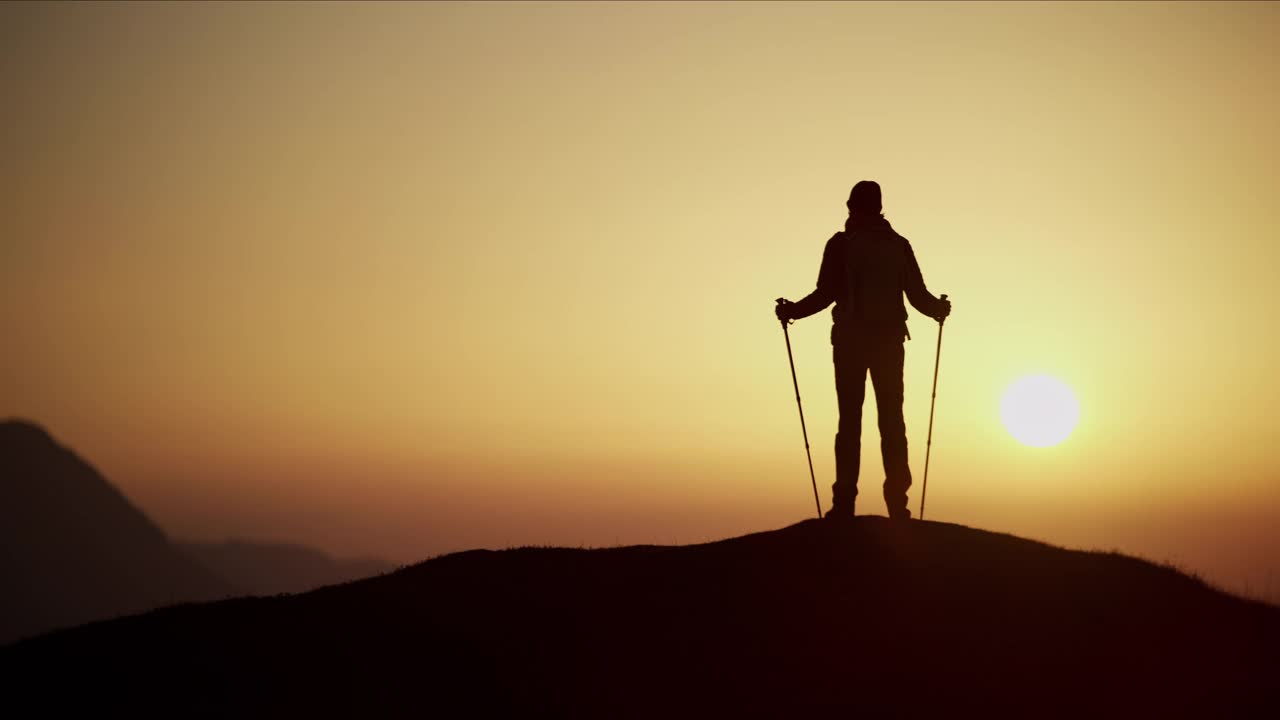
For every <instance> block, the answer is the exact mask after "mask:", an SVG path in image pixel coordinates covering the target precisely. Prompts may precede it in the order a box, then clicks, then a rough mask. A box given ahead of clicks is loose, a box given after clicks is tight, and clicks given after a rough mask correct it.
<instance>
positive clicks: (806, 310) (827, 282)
mask: <svg viewBox="0 0 1280 720" xmlns="http://www.w3.org/2000/svg"><path fill="white" fill-rule="evenodd" d="M839 236H840V234H839V233H836V234H835V235H833V236H832V237H831V239H830V240H828V241H827V246H826V247H825V248H823V250H822V267H820V268H819V269H818V287H817V288H815V289H814V291H813V292H811V293H809V294H808V295H806V296H804V298H803V299H801V300H800V301H799V302H794V303H793V302H782V303H779V304H778V306H777V308H776V310H775V312H776V314H777V316H778V319H779V320H783V321H786V320H800V319H802V318H807V317H809V316H810V315H814V314H816V313H820V312H822V311H823V310H826V309H827V307H829V306H830V305H831V303H833V302H835V301H836V297H838V294H839V292H840V287H841V285H840V279H841V277H842V274H841V272H840V270H841V267H842V261H841V259H840V258H838V257H836V255H837V251H838V249H839V245H838V244H837V243H838V238H839Z"/></svg>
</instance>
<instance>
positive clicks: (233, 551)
mask: <svg viewBox="0 0 1280 720" xmlns="http://www.w3.org/2000/svg"><path fill="white" fill-rule="evenodd" d="M177 547H178V549H179V550H181V551H182V552H183V553H185V554H187V555H188V556H190V557H193V558H195V559H196V560H198V561H199V562H200V563H201V564H203V565H204V566H205V567H207V568H208V569H209V570H211V571H213V573H214V574H216V575H217V576H218V577H221V578H224V579H226V580H227V581H228V582H230V583H231V584H232V585H235V586H236V587H238V588H241V589H242V590H244V591H246V592H248V593H249V594H251V595H276V594H278V593H299V592H306V591H307V590H314V589H315V588H318V587H324V586H325V585H336V584H338V583H344V582H348V581H350V580H355V579H358V578H364V577H370V576H373V575H381V574H383V573H387V572H391V571H392V570H394V569H395V566H393V565H391V564H390V563H386V562H383V561H381V560H378V559H376V558H334V557H331V556H330V555H328V554H326V553H324V552H321V551H319V550H316V549H314V548H309V547H305V546H302V545H289V544H270V543H256V542H248V541H244V540H232V541H229V542H225V543H196V542H180V543H177Z"/></svg>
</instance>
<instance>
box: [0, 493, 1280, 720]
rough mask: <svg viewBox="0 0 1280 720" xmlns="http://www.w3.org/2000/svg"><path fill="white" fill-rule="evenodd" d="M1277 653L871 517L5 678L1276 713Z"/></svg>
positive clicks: (331, 698)
mask: <svg viewBox="0 0 1280 720" xmlns="http://www.w3.org/2000/svg"><path fill="white" fill-rule="evenodd" d="M1277 648H1280V608H1275V607H1272V606H1268V605H1265V604H1261V603H1256V602H1251V601H1247V600H1243V599H1240V598H1236V597H1233V596H1230V595H1227V594H1225V593H1222V592H1219V591H1216V590H1214V589H1212V588H1210V587H1208V586H1206V585H1205V584H1204V583H1202V582H1200V581H1198V580H1195V579H1193V578H1190V577H1187V576H1186V575H1183V574H1181V573H1179V572H1177V571H1175V570H1172V569H1169V568H1165V567H1159V566H1156V565H1152V564H1151V563H1147V562H1144V561H1141V560H1136V559H1133V558H1129V557H1125V556H1121V555H1117V554H1104V553H1089V552H1078V551H1069V550H1063V549H1060V548H1055V547H1052V546H1049V545H1045V544H1042V543H1037V542H1032V541H1028V540H1023V539H1020V538H1016V537H1013V536H1009V535H1001V534H997V533H990V532H984V531H980V530H974V529H970V528H965V527H962V526H958V525H948V524H943V523H936V522H921V521H906V522H902V521H890V520H887V519H885V518H878V517H859V518H857V519H855V520H853V521H850V522H844V523H839V522H837V523H832V522H824V521H817V520H809V521H805V522H802V523H799V524H797V525H794V526H791V527H787V528H783V529H781V530H776V531H772V532H764V533H757V534H754V535H747V536H744V537H739V538H733V539H730V540H724V541H720V542H715V543H708V544H704V545H691V546H683V547H653V546H638V547H625V548H611V549H603V550H577V549H562V548H525V549H518V550H507V551H501V552H491V551H483V550H477V551H470V552H464V553H458V554H454V555H448V556H445V557H441V558H437V559H434V560H430V561H428V562H425V563H422V564H420V565H416V566H413V567H409V568H405V569H402V570H400V571H398V572H395V573H392V574H389V575H384V576H381V577H376V578H371V579H367V580H361V581H356V582H351V583H348V584H345V585H338V586H333V587H328V588H324V589H321V590H316V591H314V592H310V593H306V594H301V595H293V596H279V597H269V598H253V599H237V600H229V601H224V602H217V603H211V604H204V605H195V606H185V607H177V608H167V609H164V610H159V611H155V612H152V613H148V614H147V615H144V616H140V617H134V618H126V619H121V620H114V621H109V622H104V623H96V624H93V625H89V626H86V627H82V628H77V629H74V630H69V631H63V632H57V633H52V634H50V635H46V636H43V637H40V638H36V639H34V640H30V641H25V642H22V643H19V644H17V645H14V646H10V647H7V648H0V676H3V677H6V678H7V679H10V680H12V681H13V687H14V688H16V692H15V693H14V699H13V700H12V701H13V702H22V701H24V700H28V699H29V701H32V702H40V703H41V704H40V705H39V707H41V708H43V709H44V710H45V711H46V712H54V713H56V711H59V710H74V709H76V707H77V705H76V698H75V697H74V696H69V695H59V694H58V693H53V692H47V691H45V690H44V689H43V684H50V685H55V686H58V687H62V686H73V687H75V688H77V689H78V691H79V693H80V694H81V696H83V697H88V698H93V708H94V710H95V711H99V712H101V711H106V712H108V713H109V714H110V713H114V712H120V713H125V712H127V713H128V714H130V715H131V716H146V717H162V716H163V717H168V716H172V715H174V714H175V713H179V714H188V715H191V714H194V715H207V716H227V715H235V716H245V715H248V716H274V715H279V714H286V715H290V716H295V717H302V716H319V717H329V716H335V715H341V714H347V715H352V716H359V717H385V716H406V715H412V716H415V717H416V716H424V715H425V716H441V717H516V716H520V717H530V716H531V717H646V718H652V717H681V718H683V717H690V718H692V717H698V718H709V717H734V716H747V717H761V716H769V717H800V716H808V715H809V714H810V713H812V712H817V713H820V714H826V713H832V714H838V715H840V716H846V717H852V716H865V717H886V716H892V717H924V716H928V717H939V716H950V717H1019V718H1023V717H1073V718H1075V717H1081V716H1090V717H1265V718H1271V717H1276V716H1277V715H1278V714H1280V650H1277ZM122 649H123V650H122ZM122 661H124V662H122ZM802 714H803V715H802Z"/></svg>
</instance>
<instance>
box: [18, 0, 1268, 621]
mask: <svg viewBox="0 0 1280 720" xmlns="http://www.w3.org/2000/svg"><path fill="white" fill-rule="evenodd" d="M1277 36H1280V5H1276V4H1263V3H1248V4H1239V5H1233V4H1226V3H1211V4H1190V3H1179V4H1159V3H1139V4H1127V5H1112V4H1105V3H1087V4H1053V3H1029V4H1014V3H992V4H972V5H967V4H960V3H944V4H936V5H935V4H928V3H905V4H885V5H880V4H874V3H854V4H837V3H815V4H785V5H784V4H778V5H775V4H768V3H744V4H731V3H711V4H692V3H690V4H683V3H657V4H626V3H608V4H587V3H568V4H537V3H518V4H502V3H483V4H446V3H436V4H423V5H413V4H387V5H365V4H360V5H340V4H320V5H307V4H282V5H264V4H230V5H221V4H190V5H163V4H142V5H124V4H112V5H39V6H31V5H26V6H15V5H10V4H6V5H4V6H0V40H2V43H0V58H2V59H3V62H0V92H2V93H3V99H4V102H3V107H4V112H3V114H2V115H0V117H2V118H3V120H2V122H3V123H4V132H3V135H0V144H2V146H0V150H3V157H4V163H3V171H0V204H2V206H0V237H3V241H2V244H0V337H4V338H5V350H4V352H3V353H0V357H2V359H0V369H2V370H3V372H0V415H9V416H19V417H27V418H31V419H33V420H36V421H38V422H40V423H42V424H44V425H45V426H47V427H48V428H49V429H50V431H51V432H53V433H54V434H55V436H57V437H59V438H60V439H62V440H63V441H64V442H66V443H68V444H69V445H71V446H72V447H74V448H75V449H77V450H78V451H79V452H81V453H82V454H83V455H85V456H86V457H87V458H88V459H90V460H91V461H92V462H94V463H95V464H97V465H98V466H99V467H100V468H101V469H102V470H103V471H104V472H105V473H106V474H107V475H108V476H109V477H110V478H111V479H112V480H113V481H114V482H115V483H116V484H117V485H119V486H120V487H121V488H122V489H123V490H124V491H125V492H126V493H127V494H128V495H129V496H130V497H132V498H133V499H134V500H135V501H136V502H137V503H138V504H139V505H141V506H142V507H143V509H144V510H146V511H147V512H148V513H150V514H151V515H152V516H153V517H155V518H156V519H157V520H158V521H159V522H160V523H161V525H163V526H164V527H165V528H166V529H167V530H168V531H169V532H170V533H171V534H173V535H176V536H180V537H193V538H202V539H204V538H209V539H212V538H222V537H228V536H238V537H250V538H261V539H271V540H289V541H296V542H305V543H310V544H313V545H317V546H319V547H322V548H325V549H327V550H330V551H333V552H336V553H339V554H357V553H375V554H380V555H383V556H386V557H390V558H392V559H395V560H400V561H410V560H414V559H419V558H422V557H425V556H427V555H430V554H434V553H439V552H443V551H447V550H454V549H460V548H466V547H475V546H488V547H501V546H507V545H514V544H522V543H535V544H574V545H579V544H582V545H610V544H615V543H633V542H657V543H669V542H688V541H697V540H703V539H709V538H716V537H721V536H724V535H727V534H731V533H741V532H746V531H751V530H758V529H764V528H769V527H776V526H780V525H784V524H787V523H790V522H794V521H796V520H800V519H803V518H805V517H808V516H809V515H811V514H812V512H813V509H812V495H811V491H810V489H809V478H808V475H807V469H806V467H805V463H804V457H803V445H802V442H801V439H800V433H799V428H798V422H797V420H796V414H795V405H794V400H793V397H792V390H791V380H790V377H789V371H788V368H787V361H786V351H785V348H784V346H783V343H782V338H781V333H780V331H779V330H778V326H777V323H776V322H775V321H774V320H773V318H772V305H773V299H774V298H775V297H778V296H781V295H785V296H787V297H791V298H793V299H796V298H798V297H800V296H802V295H803V294H805V293H806V292H808V291H809V290H810V289H812V285H813V281H814V278H815V276H816V274H817V268H818V261H819V259H820V255H821V251H822V246H823V243H824V242H825V241H826V239H827V238H828V237H829V236H830V234H831V232H833V231H834V230H836V229H838V228H839V226H840V223H841V221H842V219H843V210H844V208H843V201H844V199H845V196H846V195H847V193H848V190H849V187H850V186H851V185H852V183H853V182H855V181H857V180H860V179H875V180H878V181H879V182H880V183H881V185H882V186H883V188H884V197H885V211H886V214H887V216H888V217H889V218H890V220H891V221H892V222H893V223H894V225H895V227H896V228H897V229H898V230H899V231H900V232H901V233H902V234H904V235H905V236H907V237H908V238H910V239H911V241H912V244H913V246H914V247H915V251H916V254H917V256H918V257H919V258H920V262H921V265H922V268H923V270H924V275H925V279H926V282H927V283H928V284H929V287H930V289H932V290H933V291H934V292H935V293H943V292H946V293H948V294H949V295H950V296H951V298H952V300H953V301H954V303H955V314H954V315H953V318H952V319H951V320H950V321H949V322H948V324H947V333H946V338H945V341H944V347H943V357H942V370H941V377H940V380H939V398H938V410H937V420H936V424H935V431H934V448H933V459H932V462H931V469H930V483H929V517H930V519H936V520H947V521H952V522H959V523H963V524H967V525H974V526H979V527H984V528H989V529H994V530H1000V531H1006V532H1013V533H1016V534H1020V535H1025V536H1030V537H1035V538H1039V539H1043V540H1047V541H1050V542H1055V543H1059V544H1066V545H1069V546H1074V547H1085V548H1101V549H1119V550H1122V551H1125V552H1129V553H1134V554H1140V555H1143V556H1146V557H1150V558H1152V559H1155V560H1160V561H1171V562H1174V563H1176V564H1178V565H1179V566H1181V567H1184V568H1186V569H1189V570H1193V571H1196V572H1199V573H1201V574H1202V575H1204V576H1206V577H1208V578H1209V579H1211V580H1215V581H1217V582H1220V583H1224V584H1226V585H1228V586H1230V587H1232V588H1233V589H1237V590H1244V591H1248V592H1251V593H1253V594H1261V595H1269V596H1270V597H1272V598H1273V599H1280V577H1277V575H1280V572H1278V571H1280V533H1278V532H1277V531H1276V527H1278V526H1280V525H1278V523H1280V486H1278V485H1277V482H1276V480H1277V472H1276V471H1277V467H1278V465H1280V463H1278V462H1277V460H1276V458H1275V454H1274V449H1275V447H1276V445H1277V441H1278V440H1280V433H1277V429H1276V428H1277V426H1276V424H1275V423H1274V422H1273V420H1272V417H1273V414H1274V408H1275V407H1276V406H1277V403H1278V402H1280V393H1278V392H1277V387H1278V385H1277V382H1276V381H1275V379H1274V376H1275V368H1276V367H1277V361H1278V360H1280V353H1278V352H1277V349H1278V341H1277V334H1276V330H1275V327H1276V323H1275V319H1274V318H1273V317H1272V315H1273V313H1274V308H1275V301H1274V300H1273V289H1274V287H1275V285H1276V280H1277V269H1276V268H1277V260H1278V259H1280V251H1278V250H1277V249H1276V245H1275V243H1274V229H1275V228H1276V227H1277V220H1278V219H1280V217H1278V215H1280V208H1278V207H1277V205H1276V202H1275V199H1276V197H1277V192H1276V191H1277V189H1280V152H1278V151H1280V140H1278V139H1277V133H1276V131H1275V130H1276V128H1277V127H1280V118H1278V117H1277V111H1278V110H1280V62H1277V61H1278V60H1280V58H1278V57H1277V49H1276V48H1277V46H1276V43H1275V42H1274V39H1275V38H1276V37H1277ZM829 325H830V323H829V320H828V318H827V315H826V314H825V313H824V314H823V315H822V316H819V317H815V318H811V319H809V320H806V321H803V322H801V323H799V324H797V325H795V326H794V327H793V328H792V333H791V334H792V342H793V345H794V348H795V353H796V364H797V370H798V372H799V380H800V388H801V392H802V395H803V396H804V398H805V403H806V404H805V410H806V417H807V419H808V421H809V431H810V436H811V438H812V439H813V445H814V450H815V453H814V464H815V469H816V471H817V473H818V479H819V484H820V489H821V490H822V493H823V496H824V503H825V502H826V500H827V499H828V498H829V492H828V489H827V488H828V486H829V484H830V482H831V480H832V479H833V459H832V457H831V437H832V435H833V433H834V429H835V422H836V412H835V395H834V383H833V380H832V370H831V358H830V347H829V344H828V341H827V336H828V331H829ZM910 327H911V330H912V332H913V335H914V336H915V340H913V341H912V342H910V343H909V344H908V346H907V365H906V370H905V375H906V387H907V399H906V408H905V409H906V416H907V423H908V432H909V434H910V437H911V441H912V446H911V447H912V452H911V458H912V466H913V469H914V471H915V474H916V477H917V489H916V491H913V493H912V507H913V508H915V507H916V505H917V503H918V497H919V496H918V483H919V478H920V475H921V470H922V465H923V457H924V431H925V429H926V426H927V422H928V404H929V393H928V390H929V381H930V378H931V373H932V365H933V342H934V338H935V335H934V330H933V329H932V323H931V322H930V321H928V320H927V319H925V318H923V317H921V316H919V315H916V314H914V312H913V314H912V319H911V321H910ZM1033 372H1043V373H1048V374H1051V375H1053V376H1055V377H1058V378H1060V379H1062V380H1063V381H1064V382H1066V383H1067V384H1068V385H1069V386H1070V387H1071V388H1072V389H1073V390H1074V391H1075V393H1076V395H1077V397H1078V398H1079V402H1080V413H1081V419H1080V424H1079V426H1078V428H1077V429H1076V432H1075V433H1074V434H1073V435H1072V436H1071V438H1069V439H1068V440H1067V441H1066V442H1065V443H1063V444H1061V445H1059V446H1056V447H1053V448H1044V449H1035V448H1028V447H1024V446H1022V445H1019V444H1018V443H1017V442H1016V441H1015V440H1013V438H1011V437H1010V436H1009V435H1008V433H1007V432H1006V431H1005V429H1004V428H1003V427H1002V426H1001V423H1000V419H999V401H1000V396H1001V392H1002V391H1003V389H1004V388H1005V387H1006V386H1008V385H1009V384H1010V383H1011V382H1013V381H1014V380H1015V379H1017V378H1018V377H1020V376H1022V375H1025V374H1027V373H1033ZM872 418H874V408H873V401H871V400H870V399H868V412H867V413H866V418H865V421H864V430H865V431H864V459H863V481H862V488H863V490H864V494H863V502H862V503H860V506H859V510H860V511H861V512H876V513H882V512H883V507H882V506H881V504H880V502H879V493H878V491H877V490H876V488H878V486H879V483H880V480H881V478H882V470H881V466H880V459H879V457H878V455H879V453H878V452H876V449H877V446H878V440H877V435H876V430H875V424H874V420H873V419H872ZM868 489H869V490H870V491H869V492H868Z"/></svg>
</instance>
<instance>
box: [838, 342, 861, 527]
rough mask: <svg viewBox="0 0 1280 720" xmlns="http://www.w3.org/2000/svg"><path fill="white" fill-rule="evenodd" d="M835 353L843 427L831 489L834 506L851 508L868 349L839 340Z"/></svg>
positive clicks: (858, 449)
mask: <svg viewBox="0 0 1280 720" xmlns="http://www.w3.org/2000/svg"><path fill="white" fill-rule="evenodd" d="M832 354H833V356H834V360H835V366H836V404H837V405H838V406H839V408H840V425H839V427H838V428H837V430H836V482H835V484H834V485H832V486H831V504H832V505H833V506H834V507H836V508H852V507H853V503H854V499H855V498H857V496H858V465H859V463H860V462H861V460H862V400H863V398H864V396H865V395H866V389H867V388H866V378H867V363H866V352H865V348H864V347H863V346H862V345H861V344H859V343H856V342H849V341H847V340H840V341H838V342H836V343H835V344H834V347H833V348H832Z"/></svg>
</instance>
